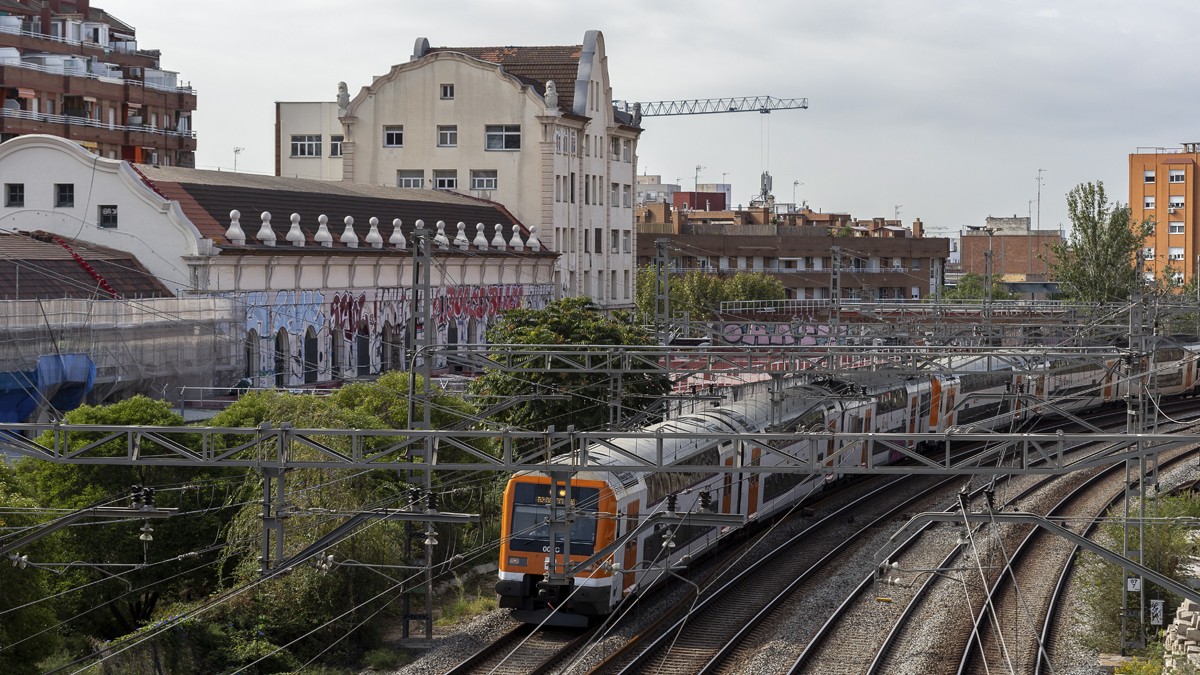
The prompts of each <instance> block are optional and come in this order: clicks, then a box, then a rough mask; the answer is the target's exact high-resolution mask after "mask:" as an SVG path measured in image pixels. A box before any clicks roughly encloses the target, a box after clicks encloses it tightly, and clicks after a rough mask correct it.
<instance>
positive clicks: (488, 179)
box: [471, 169, 497, 190]
mask: <svg viewBox="0 0 1200 675" xmlns="http://www.w3.org/2000/svg"><path fill="white" fill-rule="evenodd" d="M496 183H497V178H496V172H495V170H491V169H472V170H471V189H472V190H495V189H496Z"/></svg>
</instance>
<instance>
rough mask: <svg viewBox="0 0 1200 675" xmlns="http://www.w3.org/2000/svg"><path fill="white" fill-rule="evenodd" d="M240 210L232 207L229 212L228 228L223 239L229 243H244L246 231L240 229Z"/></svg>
mask: <svg viewBox="0 0 1200 675" xmlns="http://www.w3.org/2000/svg"><path fill="white" fill-rule="evenodd" d="M241 220H242V212H241V211H238V210H237V209H234V210H232V211H230V212H229V229H228V230H226V231H225V239H227V240H228V241H229V243H231V244H239V245H240V244H245V243H246V233H245V232H244V231H243V230H242V223H241Z"/></svg>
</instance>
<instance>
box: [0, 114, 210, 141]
mask: <svg viewBox="0 0 1200 675" xmlns="http://www.w3.org/2000/svg"><path fill="white" fill-rule="evenodd" d="M0 133H5V134H18V135H20V134H51V135H54V136H61V137H63V138H69V139H71V140H73V141H92V142H95V143H111V144H114V145H131V146H139V147H147V148H163V149H166V150H190V151H195V150H196V132H195V131H191V130H188V131H175V130H173V129H160V128H155V127H146V126H125V125H120V124H106V123H103V122H98V121H96V120H93V119H89V118H87V117H74V116H71V115H47V114H45V113H35V112H29V111H28V110H12V109H8V108H0Z"/></svg>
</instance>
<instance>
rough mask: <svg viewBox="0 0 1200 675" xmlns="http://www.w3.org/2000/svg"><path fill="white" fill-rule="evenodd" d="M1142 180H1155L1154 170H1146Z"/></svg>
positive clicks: (1151, 181)
mask: <svg viewBox="0 0 1200 675" xmlns="http://www.w3.org/2000/svg"><path fill="white" fill-rule="evenodd" d="M1142 180H1143V181H1145V182H1147V183H1153V182H1154V172H1153V171H1146V172H1144V173H1143V174H1142Z"/></svg>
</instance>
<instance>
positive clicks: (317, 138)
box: [292, 134, 321, 157]
mask: <svg viewBox="0 0 1200 675" xmlns="http://www.w3.org/2000/svg"><path fill="white" fill-rule="evenodd" d="M320 156H321V135H320V134H307V135H303V136H292V157H320Z"/></svg>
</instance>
